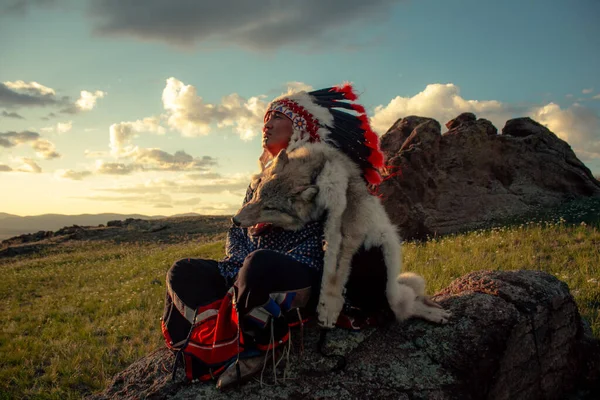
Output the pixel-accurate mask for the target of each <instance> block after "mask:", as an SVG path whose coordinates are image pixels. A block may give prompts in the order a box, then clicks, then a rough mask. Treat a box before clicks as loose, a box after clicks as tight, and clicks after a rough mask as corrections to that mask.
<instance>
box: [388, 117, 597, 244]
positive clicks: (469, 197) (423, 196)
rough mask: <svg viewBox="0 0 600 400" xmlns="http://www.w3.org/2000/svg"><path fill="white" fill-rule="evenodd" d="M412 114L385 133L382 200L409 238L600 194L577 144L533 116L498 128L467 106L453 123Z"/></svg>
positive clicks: (503, 218)
mask: <svg viewBox="0 0 600 400" xmlns="http://www.w3.org/2000/svg"><path fill="white" fill-rule="evenodd" d="M446 125H447V126H448V127H449V128H450V130H449V131H447V132H445V133H444V134H442V133H441V129H440V125H439V123H437V121H435V120H433V119H429V118H422V117H415V116H410V117H406V118H403V119H400V120H398V121H397V122H396V123H395V124H394V125H393V126H392V128H390V130H388V132H387V133H386V134H385V135H383V137H382V138H381V148H382V150H383V152H384V154H385V158H386V169H385V171H384V178H385V179H384V182H383V183H382V184H381V185H380V187H379V193H380V194H381V198H382V201H383V204H384V206H385V208H386V210H387V212H388V214H389V215H390V218H391V219H392V222H394V223H395V224H396V225H398V226H399V228H400V231H401V234H402V236H403V237H404V238H405V239H414V238H417V239H421V238H424V237H426V236H427V235H432V236H433V235H443V234H448V233H456V232H459V231H463V230H467V229H474V228H479V227H482V226H486V225H489V224H490V223H492V222H495V223H501V222H503V221H506V220H507V219H510V218H514V217H517V216H521V215H524V214H527V213H531V212H533V211H535V210H538V209H542V208H551V207H557V206H559V205H560V204H562V203H564V202H565V201H568V200H574V199H576V198H580V197H586V196H594V197H600V182H598V181H597V180H596V179H595V178H594V177H593V176H592V174H591V172H590V170H589V169H588V168H587V167H586V166H585V165H584V164H583V163H582V162H581V161H579V159H578V158H577V157H576V156H575V153H574V152H573V150H572V149H571V147H570V146H569V145H568V144H567V143H566V142H565V141H563V140H561V139H560V138H558V137H557V136H556V135H555V134H554V133H552V132H550V131H549V130H548V129H547V128H545V127H544V126H542V125H540V124H538V123H537V122H535V121H533V120H531V119H530V118H517V119H513V120H509V121H508V122H507V123H506V126H505V127H504V129H503V130H502V135H498V134H497V133H498V132H497V129H496V128H495V127H494V126H493V125H492V123H491V122H490V121H488V120H485V119H476V117H475V115H474V114H471V113H464V114H461V115H459V116H458V117H457V118H455V119H453V120H452V121H450V122H448V123H447V124H446Z"/></svg>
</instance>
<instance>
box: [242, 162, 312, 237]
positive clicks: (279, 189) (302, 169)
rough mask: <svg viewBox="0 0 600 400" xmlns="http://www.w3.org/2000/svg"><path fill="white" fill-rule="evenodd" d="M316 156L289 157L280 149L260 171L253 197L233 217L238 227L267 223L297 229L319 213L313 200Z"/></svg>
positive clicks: (287, 228)
mask: <svg viewBox="0 0 600 400" xmlns="http://www.w3.org/2000/svg"><path fill="white" fill-rule="evenodd" d="M315 161H318V160H309V159H301V158H298V157H294V158H290V157H288V154H287V153H286V151H285V150H281V152H279V154H278V155H277V157H276V158H275V159H274V161H273V163H272V164H271V165H270V166H269V167H268V168H266V169H265V170H264V171H263V172H262V174H261V175H260V181H259V183H258V186H257V187H256V189H255V191H254V195H253V197H252V199H251V200H250V201H249V202H248V203H246V204H245V205H244V206H243V207H242V208H241V209H240V210H239V211H238V212H237V213H236V214H235V215H234V216H233V218H232V221H233V223H234V224H235V225H237V226H240V227H249V226H254V225H256V224H259V223H268V224H272V225H273V226H276V227H280V228H283V229H286V230H298V229H300V228H302V227H303V226H304V225H306V224H307V223H309V222H311V221H314V220H316V219H318V217H319V216H320V215H319V214H320V213H319V210H318V209H317V208H318V207H317V206H316V203H315V201H314V200H315V196H316V195H317V193H318V192H319V189H318V187H317V186H315V185H314V181H315V174H316V173H318V171H319V167H320V165H319V163H318V162H315Z"/></svg>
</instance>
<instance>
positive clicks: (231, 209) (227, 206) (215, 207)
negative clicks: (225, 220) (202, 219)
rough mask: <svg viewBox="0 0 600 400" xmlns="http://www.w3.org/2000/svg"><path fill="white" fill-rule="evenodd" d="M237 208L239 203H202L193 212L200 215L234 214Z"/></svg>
mask: <svg viewBox="0 0 600 400" xmlns="http://www.w3.org/2000/svg"><path fill="white" fill-rule="evenodd" d="M239 208H240V206H239V204H231V203H202V205H201V206H200V207H198V208H196V209H194V212H197V213H199V214H202V215H231V214H235V213H236V212H237V210H239Z"/></svg>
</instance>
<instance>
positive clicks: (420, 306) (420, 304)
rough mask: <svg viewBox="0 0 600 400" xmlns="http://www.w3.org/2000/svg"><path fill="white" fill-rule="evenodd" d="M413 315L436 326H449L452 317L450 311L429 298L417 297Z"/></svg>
mask: <svg viewBox="0 0 600 400" xmlns="http://www.w3.org/2000/svg"><path fill="white" fill-rule="evenodd" d="M413 315H414V316H415V317H419V318H423V319H425V320H427V321H431V322H435V323H436V324H447V323H448V320H449V319H450V317H452V313H451V312H450V311H446V310H444V309H443V308H442V306H440V305H439V304H438V303H435V302H434V301H433V300H431V299H430V298H428V297H417V299H416V301H415V304H414V314H413Z"/></svg>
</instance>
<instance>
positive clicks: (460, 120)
mask: <svg viewBox="0 0 600 400" xmlns="http://www.w3.org/2000/svg"><path fill="white" fill-rule="evenodd" d="M475 121H477V117H476V116H475V114H473V113H470V112H466V113H462V114H460V115H459V116H458V117H456V118H454V119H451V120H450V121H448V122H446V128H448V129H454V128H457V127H459V126H461V125H464V124H467V123H469V122H475Z"/></svg>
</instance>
